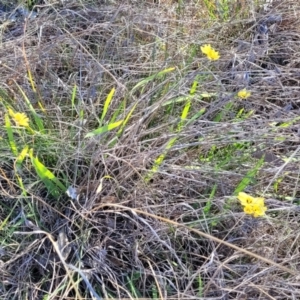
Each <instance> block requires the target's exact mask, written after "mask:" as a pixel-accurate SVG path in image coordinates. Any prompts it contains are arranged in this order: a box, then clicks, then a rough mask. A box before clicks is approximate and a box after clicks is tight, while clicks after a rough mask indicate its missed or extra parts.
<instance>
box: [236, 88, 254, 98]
mask: <svg viewBox="0 0 300 300" xmlns="http://www.w3.org/2000/svg"><path fill="white" fill-rule="evenodd" d="M237 95H238V97H239V98H241V99H247V98H249V97H250V96H251V92H249V91H247V90H246V89H242V90H240V91H239V92H238V94H237Z"/></svg>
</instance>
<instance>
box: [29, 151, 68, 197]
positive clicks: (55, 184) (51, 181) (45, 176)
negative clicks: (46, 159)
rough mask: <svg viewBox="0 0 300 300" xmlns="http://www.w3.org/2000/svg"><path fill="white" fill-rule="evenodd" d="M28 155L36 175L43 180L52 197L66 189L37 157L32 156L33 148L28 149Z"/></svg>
mask: <svg viewBox="0 0 300 300" xmlns="http://www.w3.org/2000/svg"><path fill="white" fill-rule="evenodd" d="M29 157H30V159H31V162H32V165H33V166H34V168H35V171H36V173H37V175H38V176H39V177H40V179H41V180H42V181H43V182H44V184H45V186H46V187H47V189H48V191H49V192H50V193H51V194H52V195H53V196H54V197H56V198H57V197H58V196H59V195H60V194H61V192H65V191H66V190H67V188H66V187H65V186H64V185H63V184H62V183H61V182H60V181H59V179H58V178H57V177H56V176H55V175H54V174H53V173H52V172H51V171H50V170H49V169H48V168H47V167H46V166H45V165H44V164H42V163H41V162H40V161H39V159H38V158H37V157H34V156H33V149H30V150H29Z"/></svg>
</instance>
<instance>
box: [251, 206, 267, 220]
mask: <svg viewBox="0 0 300 300" xmlns="http://www.w3.org/2000/svg"><path fill="white" fill-rule="evenodd" d="M266 210H267V208H266V207H265V206H264V205H259V204H254V205H253V206H252V211H253V217H254V218H257V217H262V216H264V215H265V212H266Z"/></svg>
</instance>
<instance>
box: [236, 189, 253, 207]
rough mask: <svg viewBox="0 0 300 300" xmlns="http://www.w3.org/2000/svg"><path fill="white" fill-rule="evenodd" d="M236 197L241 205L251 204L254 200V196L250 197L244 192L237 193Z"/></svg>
mask: <svg viewBox="0 0 300 300" xmlns="http://www.w3.org/2000/svg"><path fill="white" fill-rule="evenodd" d="M238 199H239V200H240V202H241V204H242V205H243V206H245V205H249V204H252V203H253V200H254V197H252V196H250V195H248V194H246V193H243V192H241V193H239V194H238Z"/></svg>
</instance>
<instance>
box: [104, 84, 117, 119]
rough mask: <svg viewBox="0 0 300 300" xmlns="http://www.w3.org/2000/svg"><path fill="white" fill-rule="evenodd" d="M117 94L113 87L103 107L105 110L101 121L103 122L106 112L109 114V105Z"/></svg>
mask: <svg viewBox="0 0 300 300" xmlns="http://www.w3.org/2000/svg"><path fill="white" fill-rule="evenodd" d="M114 94H115V88H112V89H111V91H110V92H109V94H108V95H107V97H106V100H105V103H104V107H103V111H102V115H101V118H100V122H101V124H102V122H103V120H104V118H105V116H106V114H107V111H108V108H109V105H110V102H111V100H112V98H113V96H114Z"/></svg>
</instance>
